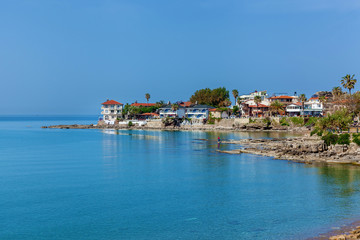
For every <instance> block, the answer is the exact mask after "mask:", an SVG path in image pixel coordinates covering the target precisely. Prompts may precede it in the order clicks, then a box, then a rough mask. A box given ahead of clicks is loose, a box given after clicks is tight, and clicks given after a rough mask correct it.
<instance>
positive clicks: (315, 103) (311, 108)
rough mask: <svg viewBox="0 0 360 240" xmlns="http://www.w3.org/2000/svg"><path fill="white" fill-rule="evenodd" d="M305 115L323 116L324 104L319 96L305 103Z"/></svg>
mask: <svg viewBox="0 0 360 240" xmlns="http://www.w3.org/2000/svg"><path fill="white" fill-rule="evenodd" d="M304 115H306V116H322V115H323V104H322V103H321V102H320V100H319V97H312V98H310V99H309V100H308V101H307V102H305V103H304Z"/></svg>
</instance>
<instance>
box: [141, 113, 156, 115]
mask: <svg viewBox="0 0 360 240" xmlns="http://www.w3.org/2000/svg"><path fill="white" fill-rule="evenodd" d="M140 115H141V116H159V114H157V113H143V114H140Z"/></svg>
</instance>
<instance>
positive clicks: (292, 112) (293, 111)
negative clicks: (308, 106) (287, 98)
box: [286, 102, 302, 117]
mask: <svg viewBox="0 0 360 240" xmlns="http://www.w3.org/2000/svg"><path fill="white" fill-rule="evenodd" d="M301 113H302V104H301V103H300V102H297V103H292V104H290V105H287V106H286V114H287V115H289V116H290V117H293V116H300V115H302V114H301Z"/></svg>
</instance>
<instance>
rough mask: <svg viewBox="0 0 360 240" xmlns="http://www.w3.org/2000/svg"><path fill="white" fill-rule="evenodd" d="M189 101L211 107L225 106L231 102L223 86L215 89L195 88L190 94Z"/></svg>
mask: <svg viewBox="0 0 360 240" xmlns="http://www.w3.org/2000/svg"><path fill="white" fill-rule="evenodd" d="M190 102H192V103H196V102H197V103H198V104H206V105H210V106H213V107H226V106H229V105H230V104H231V102H230V100H229V91H228V90H226V88H224V87H222V88H221V87H220V88H215V89H210V88H204V89H200V90H197V91H196V92H195V93H194V94H193V95H192V96H191V98H190ZM229 103H230V104H229Z"/></svg>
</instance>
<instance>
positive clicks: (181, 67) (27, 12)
mask: <svg viewBox="0 0 360 240" xmlns="http://www.w3.org/2000/svg"><path fill="white" fill-rule="evenodd" d="M359 57H360V1H359V0H270V1H269V0H246V1H245V0H234V1H232V0H207V1H205V0H123V1H121V0H102V1H100V0H97V1H92V0H84V1H81V0H74V1H70V0H65V1H64V0H43V1H40V0H31V1H28V0H0V80H1V94H0V101H1V104H0V114H98V113H99V111H100V109H99V107H100V104H101V102H103V101H104V100H106V98H110V99H114V100H117V101H120V102H122V103H126V102H129V103H131V102H133V101H135V100H137V101H138V102H144V101H146V100H145V93H147V92H149V93H150V95H151V99H150V101H151V102H155V101H158V100H164V101H169V100H170V101H177V100H188V99H189V98H190V96H191V94H192V93H193V92H194V91H195V90H197V89H200V88H205V87H210V88H215V87H222V86H225V87H226V88H227V89H229V90H230V91H231V90H232V89H234V88H235V89H238V90H239V92H240V93H241V94H242V93H244V94H245V93H248V92H251V91H253V90H255V89H256V90H268V91H269V92H270V93H289V94H292V93H293V92H294V91H296V92H298V93H306V94H307V95H308V96H309V95H311V94H312V93H314V92H316V91H319V90H331V88H332V87H334V86H338V85H339V82H340V79H341V77H342V76H344V75H345V74H348V73H351V74H356V75H357V78H358V79H359V83H358V84H360V60H359ZM359 86H360V85H359ZM357 89H360V88H359V87H356V88H355V90H357ZM231 100H232V98H231Z"/></svg>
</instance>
